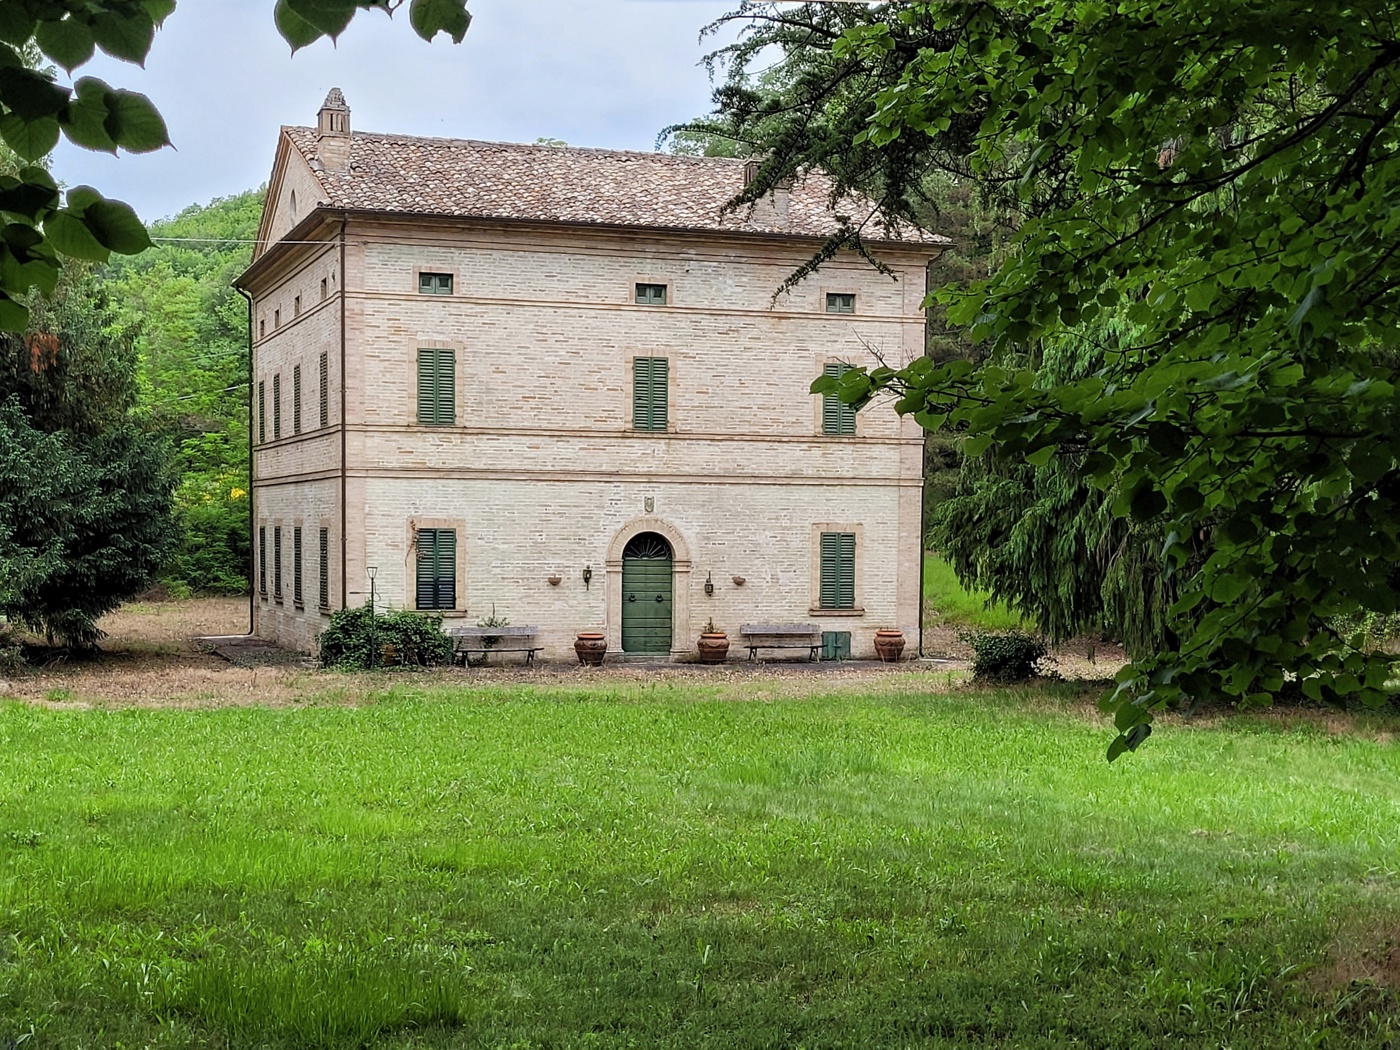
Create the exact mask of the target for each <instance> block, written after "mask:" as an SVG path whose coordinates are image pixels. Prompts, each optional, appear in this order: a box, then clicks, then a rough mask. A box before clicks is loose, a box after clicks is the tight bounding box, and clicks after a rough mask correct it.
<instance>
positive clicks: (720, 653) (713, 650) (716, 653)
mask: <svg viewBox="0 0 1400 1050" xmlns="http://www.w3.org/2000/svg"><path fill="white" fill-rule="evenodd" d="M695 647H696V648H697V649H698V650H699V651H700V662H701V663H702V664H722V663H724V660H725V657H727V656H728V655H729V635H727V634H725V633H724V632H723V631H721V630H719V629H718V628H717V627H715V621H714V617H710V621H709V623H707V624H705V627H704V629H703V630H702V631H701V632H700V641H698V642H697V643H696V645H695Z"/></svg>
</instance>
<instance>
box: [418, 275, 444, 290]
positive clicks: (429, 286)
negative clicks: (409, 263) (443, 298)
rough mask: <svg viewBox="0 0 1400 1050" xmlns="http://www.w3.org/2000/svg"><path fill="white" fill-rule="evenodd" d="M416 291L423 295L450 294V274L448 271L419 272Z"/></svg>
mask: <svg viewBox="0 0 1400 1050" xmlns="http://www.w3.org/2000/svg"><path fill="white" fill-rule="evenodd" d="M418 291H419V292H420V293H422V294H423V295H451V294H452V275H451V274H450V273H420V274H419V275H418Z"/></svg>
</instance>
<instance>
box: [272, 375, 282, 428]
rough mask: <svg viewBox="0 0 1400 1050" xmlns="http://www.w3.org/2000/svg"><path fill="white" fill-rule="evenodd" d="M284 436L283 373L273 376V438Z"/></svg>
mask: <svg viewBox="0 0 1400 1050" xmlns="http://www.w3.org/2000/svg"><path fill="white" fill-rule="evenodd" d="M281 436H282V373H281V372H278V373H277V374H276V375H275V376H273V377H272V440H273V441H276V440H277V439H278V438H280V437H281Z"/></svg>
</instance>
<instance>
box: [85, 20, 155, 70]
mask: <svg viewBox="0 0 1400 1050" xmlns="http://www.w3.org/2000/svg"><path fill="white" fill-rule="evenodd" d="M91 26H92V38H93V40H94V41H95V42H96V43H97V46H98V47H100V48H101V49H102V50H103V51H105V52H107V54H109V55H111V56H112V57H113V58H120V59H123V60H124V61H127V62H135V63H136V64H137V65H138V66H144V65H145V64H146V55H148V54H149V53H150V50H151V43H152V42H153V41H154V40H155V37H156V23H155V20H154V19H153V18H151V15H150V13H149V12H148V11H147V10H146V9H145V8H143V7H126V8H121V9H120V10H119V11H110V10H109V11H105V12H103V13H101V14H98V15H95V16H94V17H93V19H92V22H91Z"/></svg>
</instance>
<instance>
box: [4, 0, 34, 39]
mask: <svg viewBox="0 0 1400 1050" xmlns="http://www.w3.org/2000/svg"><path fill="white" fill-rule="evenodd" d="M34 21H35V20H34V16H33V15H32V14H31V13H30V12H29V10H28V9H27V8H21V7H20V5H19V4H0V40H3V41H5V42H6V43H10V44H14V45H16V46H22V45H24V44H26V43H28V42H29V38H30V37H31V36H33V35H34Z"/></svg>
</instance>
